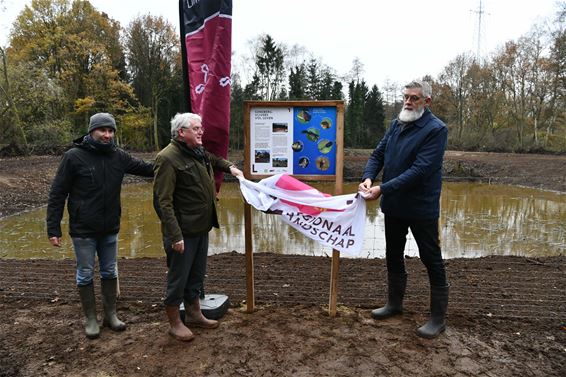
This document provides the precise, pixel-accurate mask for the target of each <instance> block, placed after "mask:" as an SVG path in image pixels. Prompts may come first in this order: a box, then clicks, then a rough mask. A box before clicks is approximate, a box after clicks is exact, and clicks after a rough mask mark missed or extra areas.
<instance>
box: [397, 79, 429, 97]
mask: <svg viewBox="0 0 566 377" xmlns="http://www.w3.org/2000/svg"><path fill="white" fill-rule="evenodd" d="M403 88H404V89H413V88H419V89H421V91H422V93H423V96H424V98H432V87H431V86H430V84H429V83H428V82H426V81H423V80H413V81H411V82H410V83H408V84H405V86H403Z"/></svg>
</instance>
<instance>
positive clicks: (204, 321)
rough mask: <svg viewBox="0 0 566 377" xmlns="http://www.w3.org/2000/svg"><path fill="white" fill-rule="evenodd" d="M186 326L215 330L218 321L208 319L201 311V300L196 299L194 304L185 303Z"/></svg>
mask: <svg viewBox="0 0 566 377" xmlns="http://www.w3.org/2000/svg"><path fill="white" fill-rule="evenodd" d="M184 304H185V324H186V325H187V326H190V327H200V328H203V329H215V328H217V327H218V321H215V320H213V319H208V318H206V317H205V316H204V315H203V314H202V311H201V310H200V300H199V298H198V297H196V298H195V299H194V300H193V301H192V302H188V301H185V302H184Z"/></svg>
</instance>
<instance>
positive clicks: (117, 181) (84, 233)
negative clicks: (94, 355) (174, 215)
mask: <svg viewBox="0 0 566 377" xmlns="http://www.w3.org/2000/svg"><path fill="white" fill-rule="evenodd" d="M115 132H116V121H115V120H114V117H113V116H112V115H111V114H108V113H97V114H94V115H93V116H92V117H91V118H90V123H89V126H88V134H87V135H86V136H83V137H80V138H79V139H77V140H75V141H74V147H73V148H71V149H70V150H69V151H67V152H66V153H65V154H64V155H63V158H62V160H61V163H60V164H59V168H58V170H57V174H56V176H55V179H54V180H53V184H52V186H51V191H50V192H49V201H48V205H47V234H48V237H49V242H51V244H52V245H53V246H60V245H61V237H62V232H61V219H62V217H63V210H64V207H65V201H67V211H68V212H69V234H70V236H71V239H72V241H73V247H74V250H75V256H76V260H77V273H76V283H77V286H78V288H79V295H80V298H81V304H82V307H83V311H84V313H85V317H86V324H85V332H86V336H87V337H88V338H90V339H93V338H97V337H98V336H99V334H100V327H99V325H98V321H97V319H96V301H95V295H94V288H93V278H94V262H95V256H96V255H98V262H99V269H100V277H101V290H102V303H103V306H104V321H103V325H104V326H108V327H110V328H111V329H112V330H114V331H123V330H124V329H125V328H126V325H125V324H124V322H122V321H120V320H119V319H118V317H117V316H116V295H117V278H118V272H117V269H116V254H117V250H118V243H117V240H118V231H119V230H120V213H121V207H120V191H121V187H122V180H123V178H124V174H126V173H128V174H135V175H141V176H144V177H151V176H153V164H151V163H147V162H144V161H142V160H139V159H137V158H135V157H132V156H131V155H129V154H128V153H126V152H125V151H123V150H122V149H120V148H118V147H116V145H115V144H114V135H115Z"/></svg>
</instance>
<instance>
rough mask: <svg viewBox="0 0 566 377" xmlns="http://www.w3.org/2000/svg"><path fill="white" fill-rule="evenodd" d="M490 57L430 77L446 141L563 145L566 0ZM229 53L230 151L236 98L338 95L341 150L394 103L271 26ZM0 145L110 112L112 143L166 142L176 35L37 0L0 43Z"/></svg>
mask: <svg viewBox="0 0 566 377" xmlns="http://www.w3.org/2000/svg"><path fill="white" fill-rule="evenodd" d="M558 8H559V9H558V11H557V13H556V18H555V19H554V20H552V21H549V22H546V23H544V24H541V25H534V26H533V28H532V29H531V31H530V32H529V33H527V34H526V35H524V36H523V37H521V38H519V39H518V40H517V41H509V42H507V43H506V44H505V45H504V46H502V47H501V48H500V49H498V50H497V51H494V52H493V53H492V54H491V55H490V56H489V57H488V58H484V59H478V58H477V57H474V56H473V55H471V54H462V55H459V56H457V57H455V58H454V59H453V60H452V61H451V62H449V64H448V65H447V66H446V67H444V69H443V70H442V72H441V73H440V74H439V75H438V77H436V78H433V77H431V76H427V77H424V79H426V80H428V81H430V82H431V84H432V86H433V94H434V101H433V108H432V110H433V111H434V113H435V114H436V115H437V116H439V117H440V118H441V119H442V120H444V121H445V122H446V124H447V125H448V127H449V129H450V132H449V135H450V136H449V146H448V147H449V148H451V149H466V150H487V151H548V152H565V151H566V122H565V120H566V111H565V109H566V106H565V105H566V31H565V28H564V24H565V17H566V2H564V1H561V3H559V5H558ZM249 47H250V49H249V52H248V53H243V54H239V55H236V56H233V73H232V94H231V121H230V122H231V125H230V148H232V149H242V148H243V147H244V145H243V143H244V141H243V134H244V132H243V130H244V125H243V102H244V100H344V102H345V104H346V112H345V120H344V137H345V140H344V143H345V147H346V148H373V147H374V146H375V144H376V143H377V141H378V140H379V139H380V138H381V136H382V135H383V134H384V132H385V130H386V128H387V127H388V124H389V123H390V121H391V120H392V119H394V118H395V117H396V115H397V113H398V112H399V110H400V108H401V106H402V103H401V87H402V85H401V84H399V83H394V82H385V83H384V84H383V86H382V87H381V89H380V88H378V86H377V85H376V84H368V83H367V82H366V81H365V80H364V77H363V75H364V66H363V63H362V62H361V61H359V60H358V59H357V58H354V59H353V63H352V69H351V70H350V72H347V73H345V74H338V73H337V72H335V70H334V69H333V68H332V67H329V66H328V65H326V64H325V63H324V62H323V61H321V59H319V58H316V57H314V56H313V55H312V53H310V52H309V51H308V49H307V48H305V47H303V46H298V45H293V46H288V45H286V44H285V43H283V42H278V41H275V40H274V39H273V38H272V37H271V36H270V35H258V36H257V38H255V39H254V40H252V41H249ZM0 58H1V59H0V148H2V149H3V151H4V154H7V153H16V154H17V153H30V152H32V153H45V152H54V151H58V150H60V149H61V148H62V147H64V146H68V145H69V144H70V142H71V141H72V140H73V139H74V138H75V137H79V136H81V135H84V133H85V132H86V126H87V124H88V118H89V117H90V116H91V115H92V114H94V113H96V112H100V111H106V112H110V113H112V114H114V116H115V117H116V119H117V122H118V125H119V128H118V132H117V140H118V142H119V143H120V145H122V146H123V147H125V148H128V149H132V150H146V151H150V150H158V149H160V148H162V147H163V146H164V145H166V144H167V143H168V142H169V137H170V136H169V120H170V119H171V117H172V116H173V115H174V114H175V113H176V112H179V111H182V110H183V109H184V104H183V101H184V98H183V85H184V83H183V77H182V76H183V75H182V64H181V49H180V37H179V35H178V33H177V32H176V29H175V27H174V26H173V25H172V24H170V23H169V22H168V21H166V20H165V19H163V18H162V17H156V16H151V15H142V16H138V17H137V18H135V19H133V21H131V22H130V23H129V24H128V25H126V26H125V27H122V26H121V25H120V24H119V23H118V22H117V21H116V20H114V19H112V18H111V17H110V16H109V15H107V14H105V13H103V12H100V11H98V10H97V9H96V8H94V7H93V6H92V5H91V4H90V3H89V2H88V1H84V0H33V1H32V3H31V5H30V6H26V7H25V8H24V10H23V11H22V12H21V13H20V14H19V15H18V16H17V18H16V20H15V21H14V22H13V25H12V30H11V33H10V40H9V45H8V46H7V47H3V48H0Z"/></svg>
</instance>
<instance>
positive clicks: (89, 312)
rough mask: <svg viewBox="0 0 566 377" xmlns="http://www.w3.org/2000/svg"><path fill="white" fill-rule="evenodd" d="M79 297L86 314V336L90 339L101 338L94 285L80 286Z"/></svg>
mask: <svg viewBox="0 0 566 377" xmlns="http://www.w3.org/2000/svg"><path fill="white" fill-rule="evenodd" d="M79 296H80V297H81V305H82V307H83V311H84V313H85V317H86V322H85V334H86V337H87V338H89V339H96V338H98V337H99V336H100V326H99V325H98V322H97V320H96V300H95V297H94V285H93V284H92V283H90V284H89V285H82V286H79Z"/></svg>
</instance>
